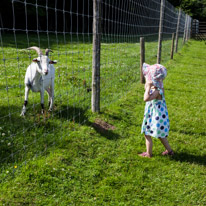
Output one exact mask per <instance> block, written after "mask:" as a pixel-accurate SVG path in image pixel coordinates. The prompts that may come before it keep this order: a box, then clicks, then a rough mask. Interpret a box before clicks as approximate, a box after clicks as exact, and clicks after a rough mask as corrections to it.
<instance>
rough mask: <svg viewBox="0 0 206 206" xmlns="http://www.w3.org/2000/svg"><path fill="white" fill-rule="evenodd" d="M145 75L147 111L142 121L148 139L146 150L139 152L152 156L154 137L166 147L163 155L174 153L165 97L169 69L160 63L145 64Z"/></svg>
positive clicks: (145, 155)
mask: <svg viewBox="0 0 206 206" xmlns="http://www.w3.org/2000/svg"><path fill="white" fill-rule="evenodd" d="M142 71H143V75H144V76H145V79H146V84H145V93H144V101H145V102H146V105H145V112H144V119H143V123H142V131H141V133H144V135H145V140H146V149H147V151H146V152H143V153H142V154H139V155H140V156H142V157H152V146H153V142H152V138H151V136H152V137H156V138H158V139H160V141H161V143H162V144H163V145H164V147H165V148H166V151H164V152H163V153H162V155H171V156H172V155H174V152H173V151H172V149H171V147H170V145H169V142H168V140H167V136H168V134H169V129H170V124H169V117H168V111H167V106H166V102H165V97H164V87H163V80H164V78H165V77H166V75H167V70H166V68H165V67H164V66H162V65H160V64H154V65H151V66H150V65H149V64H146V63H144V64H143V70H142Z"/></svg>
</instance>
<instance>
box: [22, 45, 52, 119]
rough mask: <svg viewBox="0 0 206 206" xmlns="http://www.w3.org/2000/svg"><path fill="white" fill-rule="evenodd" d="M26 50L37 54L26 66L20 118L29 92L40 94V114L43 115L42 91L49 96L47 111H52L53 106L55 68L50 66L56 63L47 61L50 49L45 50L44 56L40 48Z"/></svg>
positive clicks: (24, 110) (23, 113)
mask: <svg viewBox="0 0 206 206" xmlns="http://www.w3.org/2000/svg"><path fill="white" fill-rule="evenodd" d="M28 49H30V50H31V49H32V50H35V51H36V52H37V54H38V58H35V59H33V62H32V63H31V64H30V65H29V66H28V68H27V70H26V75H25V80H24V83H25V99H24V105H23V108H22V112H21V116H24V115H25V113H26V105H27V103H28V95H29V90H30V89H31V90H32V91H33V92H40V94H41V107H42V113H44V90H46V91H47V93H48V95H49V111H52V108H53V104H54V78H55V68H54V66H53V65H52V64H56V61H52V60H50V59H49V57H48V54H49V52H51V50H50V49H46V51H45V53H46V55H43V53H42V51H41V50H40V48H38V47H36V46H33V47H30V48H28Z"/></svg>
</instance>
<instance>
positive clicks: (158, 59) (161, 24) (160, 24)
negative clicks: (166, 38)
mask: <svg viewBox="0 0 206 206" xmlns="http://www.w3.org/2000/svg"><path fill="white" fill-rule="evenodd" d="M164 8H165V0H161V7H160V22H159V39H158V52H157V63H158V64H160V62H161V52H162V33H163V22H164Z"/></svg>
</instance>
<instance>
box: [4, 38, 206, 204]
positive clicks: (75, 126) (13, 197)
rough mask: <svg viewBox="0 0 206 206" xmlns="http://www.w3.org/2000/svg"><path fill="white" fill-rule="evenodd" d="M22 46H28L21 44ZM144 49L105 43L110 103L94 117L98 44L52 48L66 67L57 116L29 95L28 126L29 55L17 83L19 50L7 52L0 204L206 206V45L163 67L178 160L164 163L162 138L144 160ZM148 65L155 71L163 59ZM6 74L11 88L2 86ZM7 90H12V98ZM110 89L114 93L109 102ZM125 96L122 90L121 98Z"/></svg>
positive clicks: (189, 48) (188, 48) (59, 81)
mask: <svg viewBox="0 0 206 206" xmlns="http://www.w3.org/2000/svg"><path fill="white" fill-rule="evenodd" d="M5 38H6V37H5ZM19 38H20V40H19V42H22V41H21V40H22V39H21V36H20V37H19ZM34 39H35V38H34ZM4 42H5V40H4ZM6 42H7V41H6ZM34 43H35V42H34ZM77 43H78V42H77ZM46 44H47V42H45V46H46ZM167 44H168V43H167ZM153 45H154V46H153ZM64 46H65V48H66V51H67V52H69V51H70V50H71V53H70V54H72V58H71V57H70V55H69V54H68V53H67V54H68V55H65V53H64V49H65V48H64ZM70 46H71V47H73V48H71V49H70ZM110 46H113V47H114V48H113V49H112V48H111V47H110ZM138 46H139V45H138V43H137V44H126V43H125V44H123V43H121V44H120V45H118V44H117V45H113V44H112V45H107V44H105V45H103V52H102V55H103V57H102V58H103V62H102V66H103V68H104V63H105V65H106V66H105V68H104V69H103V70H102V75H103V79H104V78H105V86H104V87H103V94H104V92H105V95H103V100H102V102H101V106H102V111H101V113H100V114H92V113H91V112H90V109H89V110H88V108H89V107H90V106H89V104H90V93H87V92H86V88H85V86H84V84H82V81H84V80H86V82H88V86H90V83H91V76H90V74H91V71H90V70H91V62H90V61H89V59H91V55H92V53H91V44H89V43H88V44H83V43H80V42H79V43H78V45H77V46H76V43H73V45H70V44H68V45H65V44H64V43H62V47H61V49H62V50H60V49H59V48H57V47H56V44H55V43H54V45H52V47H53V48H52V49H54V50H55V48H56V50H57V51H58V52H57V53H55V52H54V54H53V57H52V58H54V59H57V60H58V61H59V63H58V65H57V74H58V75H57V78H56V88H55V91H56V93H55V94H56V96H57V97H56V103H55V104H56V105H55V111H54V113H53V115H50V116H49V115H48V114H46V115H45V117H43V116H41V115H40V114H39V109H40V107H39V105H38V102H39V96H38V94H37V95H35V94H32V93H31V94H30V95H31V99H30V102H31V104H32V105H34V108H35V111H34V110H33V107H32V106H31V107H30V108H29V110H28V114H27V116H26V118H21V117H19V114H20V110H21V104H22V96H23V83H22V82H23V76H24V72H25V68H26V66H27V65H28V63H29V57H28V58H25V54H27V53H26V52H25V51H20V50H19V51H18V52H19V54H18V55H19V56H20V57H21V60H22V59H23V58H25V61H21V62H20V61H19V67H18V68H19V69H18V70H17V72H16V74H15V75H14V74H13V73H12V72H13V71H14V69H15V68H16V67H15V66H16V64H17V60H16V59H14V57H16V51H15V49H12V48H13V47H12V44H11V47H9V45H5V47H4V55H6V57H4V58H5V59H7V60H6V62H5V65H4V64H3V63H2V62H1V67H2V68H3V69H2V70H1V80H2V81H1V88H3V89H1V90H0V92H1V94H0V113H1V131H0V133H1V137H0V140H1V146H0V149H1V150H0V159H1V165H0V170H1V174H0V180H1V183H0V203H1V204H2V205H205V204H206V198H205V196H206V183H205V180H204V179H205V172H206V169H205V165H206V159H205V158H206V150H205V146H206V145H205V144H206V143H205V141H204V138H205V136H206V133H205V125H206V124H205V121H206V120H205V114H206V108H205V105H204V96H205V95H204V94H205V90H206V89H205V88H206V82H205V81H204V79H205V76H206V71H205V69H204V65H205V63H206V60H205V55H204V50H205V45H204V43H202V42H196V41H190V42H188V43H187V44H186V45H185V46H184V47H183V49H182V50H181V52H180V53H178V54H176V55H175V58H174V60H173V61H168V62H167V63H166V64H165V66H166V67H167V68H168V77H167V78H166V80H165V93H166V101H167V106H168V111H169V117H170V122H171V130H170V135H169V138H168V139H169V141H170V144H171V145H172V147H173V149H174V151H175V152H176V155H175V156H174V158H167V157H166V158H165V157H162V156H161V152H162V151H163V150H164V148H163V147H162V145H161V144H160V142H159V141H158V140H154V151H153V154H154V157H153V158H151V159H145V158H140V157H139V156H138V155H137V154H138V153H139V152H142V151H144V150H145V142H144V137H143V135H141V134H140V128H141V123H142V119H143V112H144V102H143V100H142V99H143V92H144V90H143V85H141V84H139V83H138V81H139V79H138V77H137V76H135V75H134V69H136V68H135V66H136V67H137V68H138V65H139V63H138V60H137V62H136V64H134V65H133V62H134V61H135V59H138V53H137V54H135V52H134V51H139V48H138ZM18 47H20V46H19V45H18ZM107 47H108V48H109V49H107ZM122 47H123V48H124V49H122ZM146 47H151V48H152V51H153V50H154V51H155V47H156V44H155V43H153V42H151V43H148V44H147V45H146ZM21 48H25V45H22V47H21ZM121 49H122V50H121ZM74 51H75V52H74ZM78 51H79V53H78ZM84 51H85V52H84ZM104 51H105V52H104ZM117 51H118V52H119V53H118V55H117V54H116V52H117ZM167 51H168V50H167ZM76 52H77V53H76ZM58 53H59V54H58ZM82 54H84V55H82ZM131 54H132V55H131ZM150 55H152V54H150ZM33 56H35V54H34V53H32V58H33ZM167 56H168V55H167ZM8 58H11V59H10V60H8ZM12 58H13V59H12ZM152 58H153V59H152ZM1 59H2V58H1ZM147 59H148V61H149V62H148V63H152V61H154V59H155V52H154V55H153V56H151V58H149V57H148V58H147ZM150 61H151V62H150ZM66 62H67V63H66ZM163 62H164V61H163ZM165 62H166V61H165ZM70 63H72V64H70ZM65 65H66V66H65ZM85 65H86V66H85ZM129 66H131V69H130V68H129ZM87 68H88V72H87V70H86V69H87ZM119 68H120V69H119ZM128 68H129V69H128ZM10 70H11V71H12V72H9V71H10ZM125 70H126V71H125ZM63 71H64V75H63ZM136 72H137V73H136V74H137V75H138V71H136ZM5 73H7V75H6V77H7V80H8V82H7V83H5V78H3V77H5V75H4V74H5ZM18 74H19V76H17V75H18ZM112 74H114V76H112ZM126 74H128V76H127V75H126ZM12 75H14V76H12ZM121 75H122V76H121ZM9 77H10V78H9ZM117 77H118V78H117ZM121 78H122V79H123V80H124V81H121V80H120V79H121ZM124 78H125V79H124ZM19 79H20V80H19ZM109 79H111V80H110V81H109ZM19 81H20V83H19ZM125 81H126V82H125ZM135 81H136V82H135ZM6 84H7V85H9V84H10V85H11V86H12V88H10V89H9V90H8V93H6V90H5V85H6ZM14 85H17V86H16V87H14ZM19 85H22V87H19ZM60 85H61V86H62V88H63V89H62V90H60V89H59V88H60ZM115 85H116V86H115ZM122 87H123V88H122ZM107 88H108V91H107ZM110 88H116V90H114V92H113V93H112V94H110V93H109V91H110V92H111V90H110ZM120 88H121V89H122V91H118V90H120ZM18 91H19V93H18ZM107 96H108V98H107ZM8 100H9V101H8ZM8 111H9V112H8ZM8 114H9V115H8ZM6 115H7V116H6ZM4 116H6V117H5V118H3V117H4ZM96 119H101V120H102V121H105V122H107V123H109V124H110V125H113V126H114V127H113V129H110V130H101V129H99V128H97V127H95V126H94V122H95V120H96ZM29 125H30V126H31V127H29V129H27V128H28V126H29ZM2 134H5V135H2Z"/></svg>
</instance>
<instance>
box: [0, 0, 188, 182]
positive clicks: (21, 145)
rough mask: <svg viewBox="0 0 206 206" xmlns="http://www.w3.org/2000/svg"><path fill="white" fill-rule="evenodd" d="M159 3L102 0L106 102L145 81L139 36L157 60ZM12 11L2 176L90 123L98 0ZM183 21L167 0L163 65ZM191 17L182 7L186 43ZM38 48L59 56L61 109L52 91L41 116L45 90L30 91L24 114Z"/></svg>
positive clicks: (4, 67)
mask: <svg viewBox="0 0 206 206" xmlns="http://www.w3.org/2000/svg"><path fill="white" fill-rule="evenodd" d="M160 5H161V1H160V0H127V1H125V0H119V1H113V0H102V3H101V15H102V16H101V26H102V38H101V108H104V107H108V105H109V104H111V103H113V102H115V101H117V100H118V99H120V98H121V97H123V96H124V95H125V94H126V93H127V92H128V91H129V90H130V88H131V87H132V84H134V83H137V82H138V81H139V76H140V74H139V64H140V48H139V39H140V37H144V38H145V42H146V62H147V63H149V64H153V63H156V57H157V45H158V44H157V41H158V33H159V21H160ZM7 9H8V10H7V11H6V12H7V13H8V14H11V15H10V16H11V17H12V18H11V19H9V21H8V20H7V18H8V17H7V16H6V15H5V13H3V15H2V16H1V28H0V44H1V53H0V66H1V70H0V171H1V178H0V181H3V180H4V179H5V178H6V177H7V176H9V175H10V174H14V173H15V172H16V171H17V167H16V165H19V166H18V168H20V167H21V166H23V165H25V164H26V163H27V162H28V161H29V160H32V159H33V158H38V156H39V155H46V154H47V153H48V152H50V151H51V150H50V149H51V148H53V149H55V147H56V145H58V144H61V140H62V138H65V136H67V135H69V133H72V130H73V129H74V127H73V126H72V125H74V124H75V123H79V124H86V122H87V121H88V119H87V116H86V112H87V111H88V110H90V108H91V82H92V79H91V77H92V52H93V51H92V35H93V32H92V22H93V1H92V0H70V1H66V0H63V1H58V0H52V1H48V0H44V1H40V0H12V1H9V3H8V5H7ZM177 21H178V10H177V9H175V8H174V7H173V6H172V5H171V4H170V3H169V2H167V1H166V4H165V15H164V24H163V25H164V26H163V43H162V44H163V46H162V48H163V52H162V63H164V62H166V61H167V60H168V59H169V58H170V47H171V39H172V34H173V33H175V32H176V29H177ZM185 21H186V15H185V13H184V12H182V15H181V20H180V30H179V38H180V42H181V41H182V39H183V37H184V35H185V29H187V30H188V29H190V28H189V26H185V25H186V24H185ZM188 25H189V24H188ZM180 42H179V48H181V47H182V45H183V44H182V43H180ZM31 46H37V47H39V48H41V49H42V51H43V50H45V49H46V48H49V49H51V50H52V51H53V53H50V54H49V58H50V59H52V60H57V62H58V63H57V64H56V65H55V68H56V71H55V89H54V90H55V100H54V109H53V112H50V113H49V112H48V101H47V95H46V94H45V97H44V99H45V108H46V110H45V113H44V115H42V114H41V112H40V110H41V104H40V95H39V93H34V92H30V93H29V99H28V106H27V113H26V116H25V117H20V113H21V110H22V106H23V103H24V88H25V86H24V77H25V73H26V68H27V67H28V66H29V64H31V62H32V59H33V58H35V57H37V56H38V55H37V54H36V53H35V51H32V50H31V51H28V50H26V48H28V47H31ZM56 128H62V129H61V131H62V133H61V134H57V133H56ZM68 128H69V129H68ZM57 136H58V137H59V136H61V138H60V139H59V138H56V137H57ZM20 165H21V166H20Z"/></svg>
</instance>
